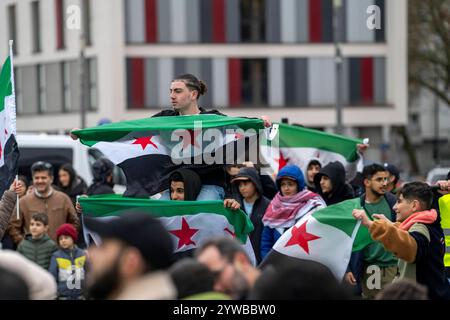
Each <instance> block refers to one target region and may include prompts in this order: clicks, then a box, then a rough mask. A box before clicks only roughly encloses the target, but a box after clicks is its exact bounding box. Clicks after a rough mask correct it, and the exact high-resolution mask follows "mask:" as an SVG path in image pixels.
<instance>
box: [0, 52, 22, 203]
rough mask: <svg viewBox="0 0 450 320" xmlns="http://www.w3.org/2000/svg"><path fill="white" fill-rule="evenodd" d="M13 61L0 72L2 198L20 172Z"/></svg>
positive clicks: (7, 61)
mask: <svg viewBox="0 0 450 320" xmlns="http://www.w3.org/2000/svg"><path fill="white" fill-rule="evenodd" d="M12 70H13V67H12V60H11V57H8V58H7V59H6V61H5V63H4V64H3V66H2V68H1V72H0V197H1V196H2V195H3V193H4V192H5V190H7V189H8V188H9V186H10V185H11V183H12V182H13V180H14V178H15V176H16V174H17V171H18V160H19V148H18V146H17V142H16V138H15V136H16V98H15V94H14V75H13V74H12Z"/></svg>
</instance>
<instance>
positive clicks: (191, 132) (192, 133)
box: [176, 130, 202, 149]
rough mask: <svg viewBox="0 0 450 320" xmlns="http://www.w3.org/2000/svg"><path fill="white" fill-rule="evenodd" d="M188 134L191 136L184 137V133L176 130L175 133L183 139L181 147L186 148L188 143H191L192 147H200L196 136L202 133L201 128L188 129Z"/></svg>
mask: <svg viewBox="0 0 450 320" xmlns="http://www.w3.org/2000/svg"><path fill="white" fill-rule="evenodd" d="M188 132H189V135H190V136H191V138H190V139H186V138H185V135H184V133H181V132H177V133H176V134H177V135H178V136H180V137H181V138H182V139H183V149H186V147H188V146H189V145H192V146H194V147H198V148H200V146H199V145H198V143H197V136H198V135H199V134H200V133H202V131H201V130H195V131H194V130H188Z"/></svg>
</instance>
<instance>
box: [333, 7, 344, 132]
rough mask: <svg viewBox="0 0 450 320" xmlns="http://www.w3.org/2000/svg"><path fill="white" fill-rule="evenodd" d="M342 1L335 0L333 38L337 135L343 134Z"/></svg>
mask: <svg viewBox="0 0 450 320" xmlns="http://www.w3.org/2000/svg"><path fill="white" fill-rule="evenodd" d="M341 8H342V0H333V38H334V48H335V55H334V63H335V68H336V133H337V134H342V133H343V126H342V88H343V83H342V52H341V48H340V46H339V39H338V36H339V28H340V26H339V22H340V19H339V17H340V12H341Z"/></svg>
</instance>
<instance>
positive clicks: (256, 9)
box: [241, 0, 265, 42]
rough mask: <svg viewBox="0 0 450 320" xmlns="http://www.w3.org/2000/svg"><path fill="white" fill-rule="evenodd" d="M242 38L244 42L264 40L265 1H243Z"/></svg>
mask: <svg viewBox="0 0 450 320" xmlns="http://www.w3.org/2000/svg"><path fill="white" fill-rule="evenodd" d="M241 17H242V18H241V39H242V41H244V42H264V39H265V1H263V0H251V1H242V2H241Z"/></svg>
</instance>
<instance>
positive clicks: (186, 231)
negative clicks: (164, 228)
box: [169, 218, 200, 249]
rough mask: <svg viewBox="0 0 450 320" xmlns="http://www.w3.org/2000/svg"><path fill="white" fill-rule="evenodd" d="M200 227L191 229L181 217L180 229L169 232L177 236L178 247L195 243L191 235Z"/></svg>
mask: <svg viewBox="0 0 450 320" xmlns="http://www.w3.org/2000/svg"><path fill="white" fill-rule="evenodd" d="M198 230H200V229H191V228H190V227H189V225H188V223H187V221H186V219H185V218H182V221H181V229H179V230H170V231H169V232H170V233H171V234H173V235H174V236H176V237H177V238H179V240H178V247H177V249H180V248H181V247H182V246H184V245H186V246H188V245H190V244H193V245H194V246H195V245H196V244H195V242H194V241H192V239H191V238H192V236H193V235H194V234H196V233H197V232H198Z"/></svg>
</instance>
